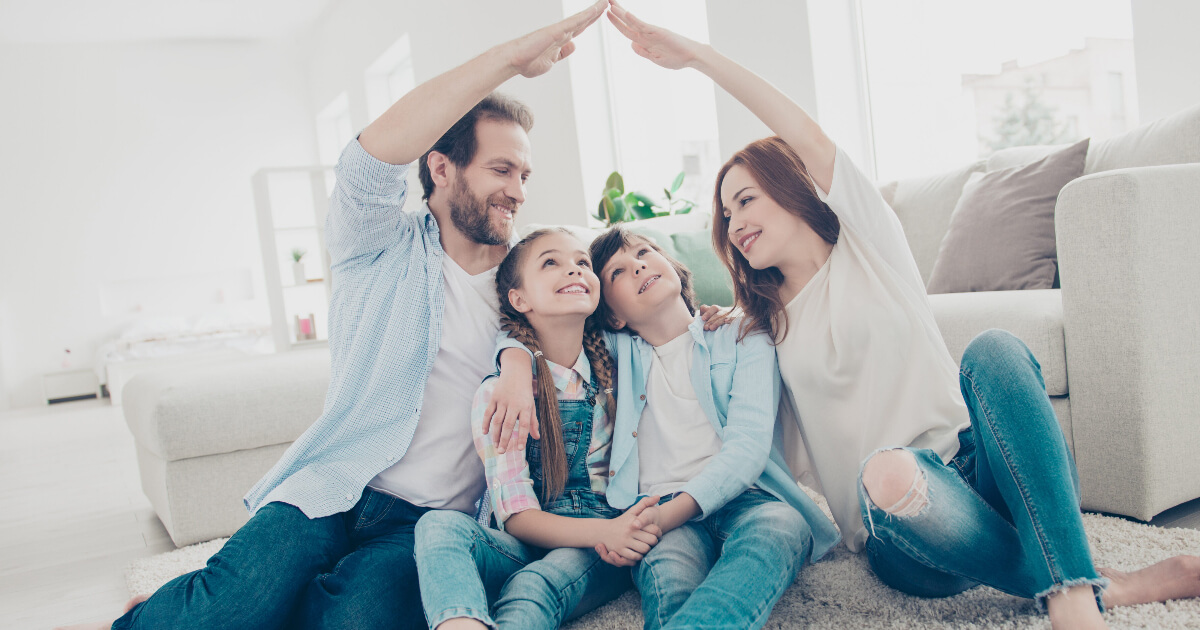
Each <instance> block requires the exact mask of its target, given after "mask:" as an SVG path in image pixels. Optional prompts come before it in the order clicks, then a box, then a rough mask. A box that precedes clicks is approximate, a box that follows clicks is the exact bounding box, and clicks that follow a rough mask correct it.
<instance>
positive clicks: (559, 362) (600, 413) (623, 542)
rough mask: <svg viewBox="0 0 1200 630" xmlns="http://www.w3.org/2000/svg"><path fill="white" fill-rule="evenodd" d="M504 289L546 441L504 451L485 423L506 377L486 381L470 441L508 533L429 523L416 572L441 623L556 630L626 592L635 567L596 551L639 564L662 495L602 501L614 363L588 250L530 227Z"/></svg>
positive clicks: (499, 275) (509, 263) (471, 524)
mask: <svg viewBox="0 0 1200 630" xmlns="http://www.w3.org/2000/svg"><path fill="white" fill-rule="evenodd" d="M496 290H497V293H498V294H499V297H500V321H501V327H502V329H503V330H504V331H506V332H507V333H508V334H509V335H512V337H513V338H514V339H515V340H516V341H515V342H514V343H519V344H520V345H521V346H522V347H523V348H525V349H527V350H528V351H529V352H531V353H532V354H533V356H534V357H536V361H537V363H536V366H537V370H536V372H537V389H536V399H537V413H538V417H539V418H541V425H540V430H541V440H536V441H535V440H530V441H529V442H528V448H527V449H524V450H522V449H510V450H508V452H506V453H504V454H503V455H501V454H500V453H498V452H497V447H496V443H495V442H493V439H492V436H491V435H489V433H487V432H486V431H485V430H484V428H483V427H484V415H485V414H484V411H485V409H486V408H487V406H488V402H489V401H490V400H491V398H492V393H493V390H494V389H495V387H496V384H497V380H498V378H497V375H492V376H490V377H488V378H487V379H486V380H484V382H483V384H482V385H480V387H479V390H478V391H477V392H476V394H475V399H474V404H473V406H472V411H471V423H472V434H473V436H474V441H475V448H476V450H477V451H478V453H479V456H480V457H481V458H482V459H483V463H484V470H485V474H486V476H487V483H488V491H489V495H490V500H491V507H492V511H493V513H494V514H495V517H496V523H497V525H498V526H499V528H500V529H499V530H494V529H490V528H486V527H484V526H482V525H481V524H480V523H479V522H477V521H475V520H474V519H472V518H471V517H469V516H467V515H466V514H463V513H461V512H455V511H451V510H434V511H431V512H429V513H427V514H425V515H424V516H422V517H421V520H420V521H419V522H418V523H417V527H416V556H417V571H418V575H419V579H420V587H421V600H422V602H423V605H424V608H425V616H426V620H427V621H428V622H429V625H430V627H431V628H432V627H441V628H453V627H476V628H478V627H483V626H485V625H486V626H487V627H492V628H495V627H501V626H503V627H513V628H521V629H522V630H524V629H532V628H557V627H558V626H559V625H560V624H562V623H563V622H564V621H566V620H567V619H568V617H569V616H571V615H572V614H574V615H579V614H582V613H584V612H587V611H588V610H591V609H592V608H595V607H596V606H599V605H601V604H603V603H605V602H606V601H608V600H610V599H612V598H613V597H616V596H617V595H619V594H620V593H621V592H622V591H624V590H625V589H626V588H627V587H628V583H629V576H628V570H626V569H623V568H620V567H617V566H614V565H610V564H608V563H606V562H604V561H603V560H601V558H600V557H599V556H598V555H597V553H596V552H595V551H593V550H592V548H593V547H595V546H596V545H604V546H605V547H606V548H615V549H616V551H617V553H618V554H619V555H620V556H621V557H622V558H625V559H628V560H629V561H636V560H638V559H641V557H642V555H643V554H645V553H646V552H647V551H649V550H650V548H651V547H652V546H653V545H654V544H655V543H657V542H658V537H657V535H656V527H655V526H653V525H649V524H647V526H646V527H642V526H641V524H640V523H639V524H635V523H634V521H635V519H636V518H637V517H638V515H639V514H640V513H641V511H642V510H643V509H644V508H645V507H646V506H648V505H651V504H652V503H653V501H656V500H657V497H650V498H647V499H646V500H645V501H642V502H640V503H639V504H638V505H636V506H634V507H633V508H632V509H630V510H628V511H627V512H625V513H624V514H621V512H620V511H619V510H616V509H613V508H611V507H609V505H608V503H607V502H606V501H605V496H604V494H605V489H606V487H607V486H608V480H609V470H608V462H609V452H610V449H611V445H612V434H613V433H612V432H613V426H612V420H611V419H612V418H613V408H614V405H615V399H614V397H613V384H612V376H611V375H612V359H611V357H610V355H609V354H608V351H607V350H606V349H605V347H604V341H603V339H602V338H601V337H600V333H599V331H598V330H596V329H595V328H594V327H590V326H589V325H588V318H589V316H590V315H591V314H592V313H593V311H595V310H596V304H597V302H598V300H599V296H600V282H599V280H598V279H597V278H596V274H595V273H593V271H592V268H591V258H590V256H589V255H588V252H586V251H585V250H584V247H583V244H582V243H580V242H579V240H578V239H576V238H575V237H574V236H572V235H571V233H570V232H569V231H567V230H564V229H545V230H538V231H536V232H533V233H532V234H530V235H529V236H527V237H525V238H524V239H522V240H521V241H520V242H519V243H517V245H516V246H514V247H513V248H512V250H510V251H509V253H508V256H507V257H506V258H505V259H504V261H503V262H502V263H501V264H500V267H499V268H498V269H497V271H496ZM526 382H528V381H526ZM539 548H542V549H553V551H550V552H549V553H546V552H544V551H542V550H540V549H539ZM535 561H536V562H535ZM530 563H533V564H530ZM526 565H529V567H527V569H535V570H533V571H531V570H525V571H522V569H523V568H526ZM506 581H507V584H506ZM502 587H503V589H502ZM489 602H495V607H494V612H493V611H492V610H491V609H490V608H489Z"/></svg>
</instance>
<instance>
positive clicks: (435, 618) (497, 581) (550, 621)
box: [417, 511, 630, 630]
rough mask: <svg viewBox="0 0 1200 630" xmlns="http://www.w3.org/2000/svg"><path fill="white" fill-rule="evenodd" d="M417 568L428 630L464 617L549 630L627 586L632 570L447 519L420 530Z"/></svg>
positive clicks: (442, 515) (432, 517)
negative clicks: (541, 547)
mask: <svg viewBox="0 0 1200 630" xmlns="http://www.w3.org/2000/svg"><path fill="white" fill-rule="evenodd" d="M417 567H418V570H419V572H420V575H421V576H422V577H423V580H422V581H421V600H422V602H423V603H424V606H425V615H426V617H427V619H428V622H429V627H430V628H436V627H437V626H438V625H439V624H441V623H442V622H444V621H446V620H448V619H453V618H456V617H469V618H472V619H476V620H478V621H480V622H482V623H484V624H487V625H488V626H490V627H493V628H516V629H520V630H525V629H530V630H533V629H537V628H546V629H548V630H552V629H553V628H557V627H559V626H560V625H562V624H563V623H565V622H567V621H570V620H571V619H574V618H576V617H579V616H580V615H582V614H584V613H586V612H589V611H591V610H593V609H595V608H597V607H599V606H601V605H603V604H605V603H607V602H609V601H611V600H612V599H614V598H615V597H617V596H618V595H620V594H621V593H623V592H625V590H627V589H628V588H629V586H630V581H629V569H624V568H619V567H614V566H612V565H610V564H608V563H607V562H604V561H603V560H601V559H600V556H598V555H596V552H595V551H592V550H591V549H571V548H562V549H553V550H551V551H549V552H547V551H545V550H543V549H539V548H537V547H533V546H531V545H526V544H525V543H523V542H521V541H519V540H517V539H516V538H515V537H513V536H512V535H510V534H507V533H505V532H502V531H500V530H496V529H490V528H485V527H482V526H481V525H480V524H479V522H478V521H476V520H474V519H472V518H471V517H469V516H467V515H465V514H457V513H454V512H449V511H436V512H430V513H428V514H426V515H425V516H424V517H423V518H422V519H421V522H420V523H419V524H418V526H417ZM492 602H494V604H490V603H492Z"/></svg>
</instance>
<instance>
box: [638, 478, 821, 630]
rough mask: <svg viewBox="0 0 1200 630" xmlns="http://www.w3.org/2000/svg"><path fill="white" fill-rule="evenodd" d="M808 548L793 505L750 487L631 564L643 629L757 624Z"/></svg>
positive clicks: (805, 532) (761, 622)
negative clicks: (640, 598)
mask: <svg viewBox="0 0 1200 630" xmlns="http://www.w3.org/2000/svg"><path fill="white" fill-rule="evenodd" d="M811 546H812V537H811V535H810V533H809V527H808V522H807V521H805V520H804V517H802V516H801V515H800V513H799V512H797V511H796V509H795V508H793V507H792V506H790V505H788V504H786V503H784V502H782V501H780V500H779V499H776V498H775V497H774V496H772V495H771V494H770V493H767V492H765V491H762V490H759V489H757V488H751V489H749V490H747V491H745V492H743V493H742V494H740V495H738V496H737V497H735V498H734V499H733V500H732V501H730V502H729V503H726V504H725V506H724V507H722V508H721V509H719V510H717V511H715V512H713V513H712V514H710V515H709V516H708V518H706V519H704V520H701V521H691V522H688V523H685V524H683V525H681V526H679V527H677V528H675V529H673V530H671V531H669V532H667V533H666V535H665V536H663V538H662V540H660V541H659V543H658V545H656V546H655V547H654V548H653V549H651V550H650V553H648V554H646V557H645V558H643V559H642V561H641V562H639V563H638V564H637V565H636V566H634V568H633V579H634V583H635V584H636V585H637V587H638V591H640V592H641V594H642V613H643V616H644V617H645V625H644V627H645V628H646V630H653V629H657V628H697V627H703V628H731V629H738V630H741V629H743V628H761V627H762V626H763V625H764V624H765V623H766V622H767V618H768V617H769V616H770V615H771V609H772V608H774V607H775V603H776V602H778V601H779V598H780V597H781V596H782V595H783V592H784V591H785V590H786V589H787V587H789V586H791V584H792V582H794V581H795V580H796V574H798V573H799V572H800V568H801V567H802V566H803V565H804V562H805V560H806V559H807V558H808V556H809V552H810V551H811Z"/></svg>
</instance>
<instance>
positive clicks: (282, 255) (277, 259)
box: [251, 166, 333, 352]
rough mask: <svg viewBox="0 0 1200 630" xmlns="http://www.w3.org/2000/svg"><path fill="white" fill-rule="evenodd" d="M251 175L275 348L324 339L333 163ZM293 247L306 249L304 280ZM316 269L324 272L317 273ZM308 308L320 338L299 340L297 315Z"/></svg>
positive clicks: (304, 314)
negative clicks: (296, 275)
mask: <svg viewBox="0 0 1200 630" xmlns="http://www.w3.org/2000/svg"><path fill="white" fill-rule="evenodd" d="M251 181H252V183H253V186H254V205H255V208H256V210H257V214H258V238H259V242H260V245H261V250H262V257H263V273H264V277H265V278H266V283H267V302H268V304H269V305H270V308H271V333H272V336H273V338H274V340H275V350H276V351H277V352H284V351H287V350H292V349H293V348H302V347H311V346H320V345H325V344H326V343H328V339H329V322H327V321H324V320H325V319H326V318H327V316H328V314H329V301H330V298H331V295H332V292H333V287H332V282H331V278H332V275H331V272H330V269H329V250H328V249H327V248H326V247H325V215H326V213H327V212H328V210H329V195H330V193H331V192H332V189H333V167H332V166H306V167H294V168H264V169H260V170H259V171H258V172H257V173H255V174H254V176H253V178H251ZM295 247H303V248H305V249H306V250H308V252H307V254H306V255H305V256H304V259H303V262H304V263H305V272H306V276H307V280H306V281H305V282H304V283H303V284H297V283H296V282H295V281H294V279H293V274H292V271H291V265H292V254H291V250H292V248H295ZM314 262H315V263H316V264H314ZM314 272H316V273H319V274H320V275H319V276H317V277H314ZM309 314H312V315H313V317H314V319H315V324H316V326H315V329H316V334H317V339H311V340H297V338H296V332H297V331H296V329H295V321H296V320H295V317H296V316H301V317H307V316H308V315H309Z"/></svg>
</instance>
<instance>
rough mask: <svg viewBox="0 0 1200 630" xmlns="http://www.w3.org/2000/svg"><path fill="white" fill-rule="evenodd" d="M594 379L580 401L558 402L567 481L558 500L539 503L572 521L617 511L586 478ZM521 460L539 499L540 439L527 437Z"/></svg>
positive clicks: (595, 390)
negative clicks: (524, 462) (527, 464)
mask: <svg viewBox="0 0 1200 630" xmlns="http://www.w3.org/2000/svg"><path fill="white" fill-rule="evenodd" d="M598 391H599V388H598V387H597V386H596V380H595V378H593V379H592V382H591V383H589V384H588V385H587V398H586V399H584V400H560V401H558V413H559V415H560V416H561V419H562V441H563V452H564V453H565V454H566V459H567V482H566V484H565V485H564V486H563V492H562V494H561V495H559V496H558V497H555V498H553V499H551V500H549V501H543V502H542V511H544V512H549V513H551V514H557V515H559V516H569V517H572V518H613V517H615V516H619V515H620V514H621V510H618V509H616V508H613V507H610V506H609V505H608V499H607V498H605V496H604V495H603V494H600V493H597V492H595V491H593V490H592V479H591V477H589V476H588V466H587V457H588V449H589V447H590V445H591V443H592V423H593V422H595V416H596V410H595V406H596V405H597V404H599V403H598V401H597V399H596V392H598ZM525 459H526V461H528V462H529V476H530V477H532V478H533V491H534V492H536V493H537V496H538V497H539V498H541V497H542V483H543V479H542V444H541V440H535V439H533V438H529V441H528V442H527V443H526V446H525Z"/></svg>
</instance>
